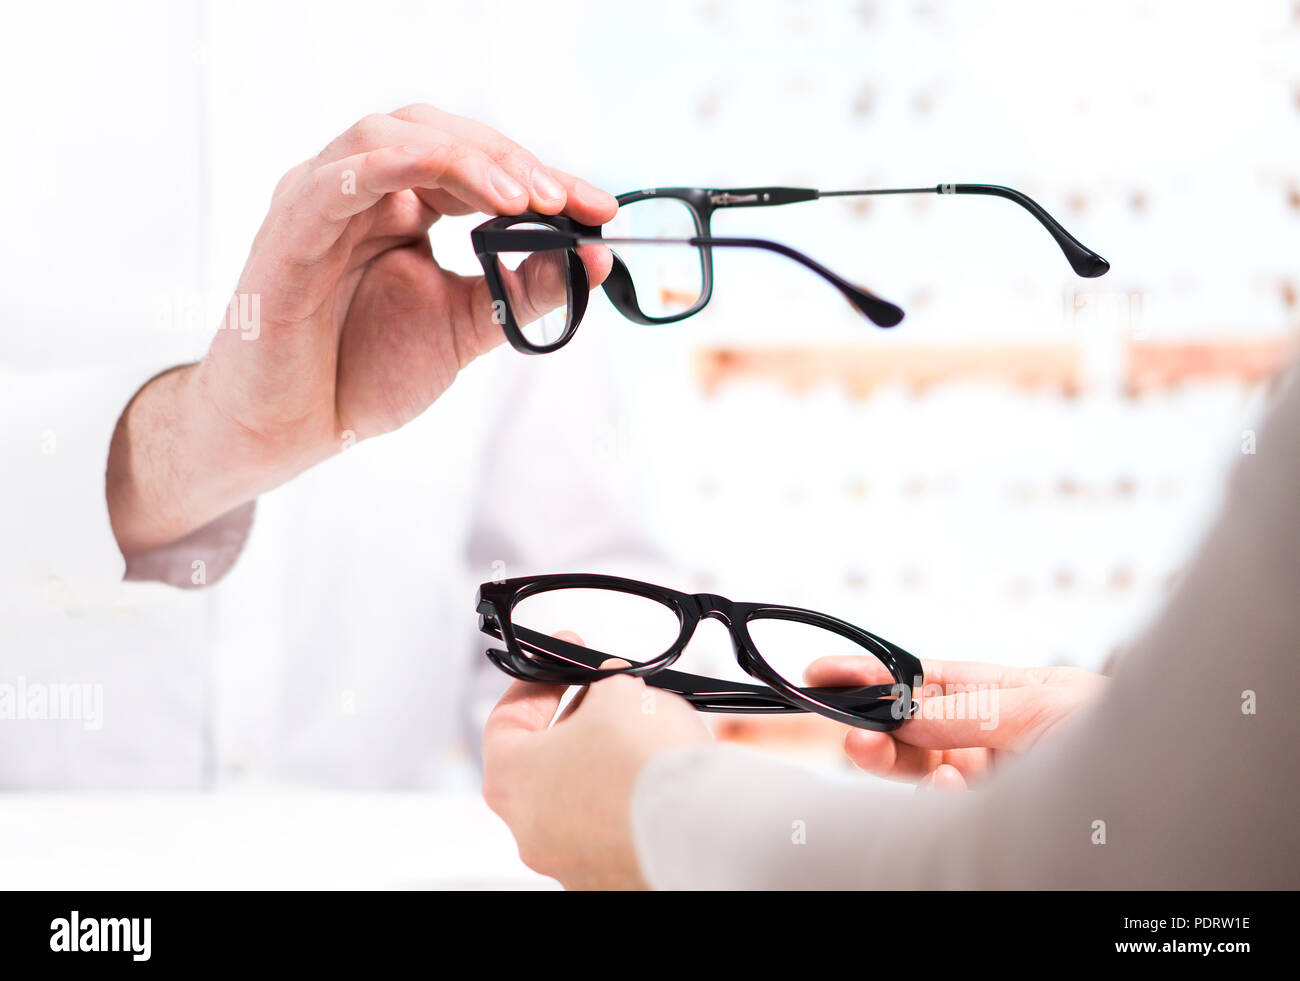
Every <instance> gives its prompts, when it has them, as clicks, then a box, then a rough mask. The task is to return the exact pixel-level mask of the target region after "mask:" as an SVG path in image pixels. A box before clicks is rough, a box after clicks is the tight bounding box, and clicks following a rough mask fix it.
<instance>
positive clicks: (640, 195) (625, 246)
mask: <svg viewBox="0 0 1300 981" xmlns="http://www.w3.org/2000/svg"><path fill="white" fill-rule="evenodd" d="M884 194H940V195H950V194H985V195H992V196H994V197H1000V198H1006V199H1007V200H1009V201H1014V202H1015V203H1016V204H1018V205H1020V206H1021V207H1022V208H1024V209H1025V210H1026V211H1028V212H1029V213H1030V214H1031V215H1033V216H1034V217H1035V218H1036V219H1037V220H1038V221H1039V223H1040V224H1042V226H1043V227H1044V228H1046V229H1047V231H1048V233H1049V234H1050V235H1051V236H1052V238H1053V239H1054V240H1055V241H1056V244H1057V245H1058V246H1060V249H1061V251H1062V252H1063V253H1064V254H1065V258H1066V260H1067V261H1068V262H1069V263H1070V267H1071V268H1072V269H1073V270H1074V271H1075V273H1077V274H1078V275H1080V276H1082V277H1085V278H1088V279H1092V278H1094V277H1097V276H1101V275H1104V274H1105V273H1106V271H1107V270H1109V269H1110V263H1108V262H1107V261H1106V260H1105V259H1103V258H1102V257H1101V256H1099V255H1098V254H1097V253H1096V252H1093V251H1092V250H1091V249H1089V248H1087V247H1086V246H1085V245H1083V244H1082V243H1081V242H1080V241H1079V240H1078V239H1076V238H1075V237H1074V236H1073V235H1071V234H1070V233H1069V232H1067V231H1066V230H1065V229H1064V228H1063V227H1062V226H1061V224H1060V222H1058V221H1057V220H1056V219H1055V218H1053V217H1052V216H1051V215H1050V214H1048V213H1047V211H1046V210H1045V209H1044V208H1043V207H1042V206H1041V205H1039V204H1038V202H1036V201H1034V200H1033V199H1032V198H1030V197H1029V196H1028V195H1026V194H1022V193H1021V192H1019V191H1016V190H1013V189H1011V188H1009V187H1000V186H998V185H995V184H938V185H936V186H934V187H898V188H881V189H876V190H857V191H819V190H815V189H813V188H800V187H746V188H737V189H733V190H716V189H711V188H700V187H659V188H652V189H649V190H644V191H631V192H629V193H627V194H620V195H619V196H618V203H619V212H618V215H617V216H616V217H615V218H614V220H613V221H611V222H610V223H609V224H608V225H605V226H603V227H598V226H594V225H584V224H582V223H581V222H577V221H574V220H573V219H571V218H568V217H565V216H562V215H542V214H534V213H525V214H520V215H504V216H502V217H500V218H493V219H491V220H490V221H486V222H484V223H483V224H482V225H479V226H478V227H477V228H475V229H474V230H473V232H471V240H472V242H473V245H474V252H475V253H476V254H477V255H478V258H479V262H480V263H482V265H483V273H484V276H485V277H486V278H487V284H488V289H489V291H490V292H491V294H492V302H493V305H494V310H495V311H496V315H497V320H498V322H499V323H500V324H501V325H502V327H503V328H504V330H505V333H506V338H507V339H508V340H509V341H510V344H511V345H512V346H513V347H514V348H515V349H516V350H518V351H522V352H524V353H525V354H547V353H549V352H551V351H556V350H558V349H559V348H561V347H563V346H564V345H565V344H567V343H568V342H569V340H570V339H571V338H572V337H573V334H574V331H576V330H577V329H578V324H579V323H581V322H582V316H583V314H584V313H585V312H586V309H587V297H588V293H589V291H590V284H589V282H588V279H587V270H586V267H585V265H584V264H583V261H582V259H581V257H580V256H579V254H578V250H579V249H580V248H582V247H584V246H608V247H610V248H611V252H612V253H613V267H612V268H611V270H610V273H609V276H608V277H607V278H606V279H605V283H604V289H605V295H606V296H608V297H609V299H610V302H611V303H613V304H614V307H615V308H616V309H617V310H618V311H619V313H621V314H622V315H623V316H624V317H626V318H627V319H628V320H631V321H632V322H634V323H638V324H669V323H674V322H676V321H678V320H684V319H685V318H687V317H690V316H693V315H695V314H697V313H699V312H700V310H702V309H704V306H705V304H707V303H708V302H709V298H710V297H711V296H712V295H713V249H714V248H740V249H762V250H765V251H768V252H775V253H777V254H778V255H783V256H785V257H786V258H788V259H793V260H794V261H795V262H798V263H800V264H801V265H803V266H805V267H806V268H808V269H810V270H811V271H812V272H814V273H816V274H817V275H818V276H820V277H821V278H822V279H824V280H826V281H827V282H828V283H830V284H831V285H832V286H834V287H835V288H836V289H838V290H839V291H840V293H841V294H843V296H844V298H845V299H847V300H848V301H849V303H850V304H851V305H852V306H853V307H854V309H856V310H857V311H858V312H860V313H861V314H863V315H864V316H866V317H867V318H868V319H869V320H871V321H872V323H874V324H876V325H878V326H880V327H892V326H894V325H895V324H897V323H898V322H899V321H901V320H902V319H903V311H902V310H901V309H900V308H899V307H898V306H896V305H895V304H893V303H890V302H889V301H888V300H885V299H882V298H881V297H879V296H877V295H876V294H875V293H873V292H871V291H870V290H868V289H864V288H863V287H861V286H858V285H855V284H854V283H851V282H849V281H848V280H847V279H845V278H843V277H842V276H839V275H837V274H836V273H834V272H832V271H831V270H830V269H828V268H827V267H826V266H824V265H822V264H821V263H819V262H817V261H816V260H814V259H811V258H809V257H808V256H806V255H804V254H803V253H802V252H799V251H796V250H795V249H792V248H790V247H789V246H787V245H782V244H780V243H779V242H771V241H768V240H767V239H761V238H716V237H714V236H713V235H712V234H710V230H709V227H710V220H711V218H712V216H713V213H714V212H715V211H717V210H718V209H719V208H756V207H767V206H771V205H780V204H795V203H798V202H801V201H814V200H817V199H818V198H834V197H859V196H870V195H884ZM664 246H676V247H677V248H664Z"/></svg>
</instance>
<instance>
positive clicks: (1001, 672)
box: [804, 656, 1044, 688]
mask: <svg viewBox="0 0 1300 981" xmlns="http://www.w3.org/2000/svg"><path fill="white" fill-rule="evenodd" d="M921 668H922V670H923V671H924V673H925V684H926V685H927V686H929V685H940V686H943V687H947V686H948V685H984V686H987V687H998V688H1015V687H1018V686H1021V685H1033V684H1040V683H1042V680H1043V677H1044V672H1043V671H1042V670H1041V669H1025V668H1015V667H1010V666H1008V665H1005V664H985V663H983V662H980V661H936V660H932V659H929V658H927V659H925V660H923V661H922V662H921ZM804 677H805V679H806V680H807V682H808V684H810V685H817V686H822V687H834V686H836V685H845V686H847V685H881V684H888V683H889V681H890V674H889V671H888V670H887V669H886V668H885V665H884V664H883V663H881V662H880V661H879V660H877V659H876V658H874V657H867V656H863V657H852V656H838V657H823V658H819V659H818V660H816V661H813V662H812V663H811V664H810V665H808V670H807V671H806V672H805V675H804Z"/></svg>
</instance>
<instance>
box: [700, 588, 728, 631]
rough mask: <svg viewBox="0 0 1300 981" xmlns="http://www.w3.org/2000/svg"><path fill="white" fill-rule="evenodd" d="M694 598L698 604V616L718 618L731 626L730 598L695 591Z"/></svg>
mask: <svg viewBox="0 0 1300 981" xmlns="http://www.w3.org/2000/svg"><path fill="white" fill-rule="evenodd" d="M694 599H695V601H696V602H697V603H699V604H700V616H702V617H705V618H706V619H710V620H719V621H721V622H722V623H724V624H726V625H727V626H728V627H730V626H731V624H732V608H731V600H729V599H727V598H726V597H725V596H719V595H717V594H716V593H696V594H695V597H694Z"/></svg>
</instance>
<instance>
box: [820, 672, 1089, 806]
mask: <svg viewBox="0 0 1300 981" xmlns="http://www.w3.org/2000/svg"><path fill="white" fill-rule="evenodd" d="M923 667H924V670H925V686H924V688H923V689H922V690H921V691H919V692H914V693H913V697H914V698H915V699H916V701H917V702H918V705H919V711H918V712H917V715H916V716H915V717H914V718H912V719H911V720H910V721H908V722H906V723H905V724H904V725H903V726H902V727H901V728H899V729H895V730H894V731H893V732H872V731H870V730H868V729H850V730H849V731H848V733H847V734H846V735H845V737H844V750H845V752H846V753H848V756H849V758H850V759H851V760H853V762H854V763H856V764H857V765H858V766H859V767H861V768H862V769H863V770H866V771H868V772H870V773H874V774H877V775H878V776H882V777H889V778H891V779H894V780H908V781H919V782H920V783H922V784H925V785H927V786H933V787H936V788H939V789H951V790H963V789H965V788H966V786H967V785H968V783H969V782H970V781H972V780H978V779H980V778H981V777H983V776H984V775H985V774H986V773H988V771H989V769H990V768H991V767H992V766H993V765H994V763H995V762H996V760H997V759H998V757H999V756H1000V755H1001V754H1003V753H1020V752H1024V751H1025V750H1027V749H1028V748H1029V747H1030V746H1033V745H1034V744H1035V743H1036V742H1038V740H1040V739H1042V738H1044V737H1046V736H1048V735H1050V734H1051V733H1052V732H1054V731H1055V730H1056V729H1057V728H1059V727H1060V726H1061V725H1062V724H1064V723H1065V722H1066V721H1067V720H1068V719H1070V718H1071V717H1072V716H1073V715H1075V713H1076V712H1077V710H1078V709H1080V708H1082V707H1083V706H1085V705H1089V704H1091V703H1092V702H1093V701H1094V700H1095V699H1096V698H1097V697H1098V696H1099V695H1100V694H1101V692H1102V691H1103V690H1104V688H1105V686H1106V682H1107V679H1106V678H1105V677H1104V676H1102V675H1098V674H1093V673H1092V672H1090V671H1083V670H1080V669H1078V668H1011V667H1006V666H1003V665H997V664H979V663H974V662H966V661H925V662H923ZM805 681H806V682H807V683H808V684H809V685H813V686H819V687H821V686H837V685H874V684H882V683H883V684H888V683H889V676H888V673H887V672H886V671H885V670H884V666H883V665H881V664H880V662H878V661H877V660H876V659H875V658H868V657H860V658H859V657H827V658H822V659H821V660H819V661H814V662H813V663H812V664H811V665H809V667H808V670H807V672H806V674H805Z"/></svg>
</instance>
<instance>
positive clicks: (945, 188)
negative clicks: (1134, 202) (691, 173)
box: [709, 184, 1110, 279]
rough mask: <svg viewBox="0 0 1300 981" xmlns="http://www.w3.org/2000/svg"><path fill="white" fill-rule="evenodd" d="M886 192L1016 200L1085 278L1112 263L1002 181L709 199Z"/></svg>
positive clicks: (748, 203) (756, 190)
mask: <svg viewBox="0 0 1300 981" xmlns="http://www.w3.org/2000/svg"><path fill="white" fill-rule="evenodd" d="M883 194H985V195H989V196H991V197H998V198H1006V199H1007V200H1008V201H1014V202H1015V203H1016V204H1018V205H1020V207H1022V208H1024V209H1025V210H1026V211H1028V212H1029V213H1030V214H1031V215H1033V216H1034V217H1035V218H1036V219H1037V220H1038V223H1039V224H1041V225H1042V226H1043V227H1044V228H1046V229H1047V232H1048V234H1049V235H1051V236H1052V238H1053V239H1054V240H1055V241H1056V244H1057V245H1058V246H1060V248H1061V251H1062V252H1063V253H1065V258H1066V261H1068V262H1069V263H1070V268H1071V269H1073V270H1074V271H1075V273H1077V274H1078V275H1080V276H1082V277H1083V278H1084V279H1095V278H1097V277H1098V276H1104V275H1105V274H1106V273H1107V272H1108V271H1109V270H1110V263H1109V262H1107V261H1106V260H1105V259H1103V258H1102V257H1101V256H1099V255H1098V254H1097V253H1096V252H1093V251H1092V249H1090V248H1088V247H1087V246H1086V245H1084V244H1083V243H1082V242H1080V241H1079V240H1078V239H1077V238H1075V237H1074V236H1073V235H1071V234H1070V233H1069V232H1067V231H1066V230H1065V228H1064V227H1063V226H1062V225H1061V223H1060V222H1059V221H1057V220H1056V219H1055V218H1053V217H1052V216H1051V215H1050V214H1048V212H1047V209H1046V208H1044V207H1043V206H1042V205H1040V204H1039V203H1038V202H1037V201H1035V200H1034V199H1033V198H1031V197H1030V196H1029V195H1028V194H1022V193H1021V192H1020V191H1017V190H1015V188H1011V187H1002V186H1001V185H999V184H936V185H934V186H933V187H886V188H875V189H868V190H850V191H819V190H814V189H812V188H803V187H742V188H736V189H733V190H727V191H713V192H711V193H710V195H709V202H710V203H711V204H713V205H714V206H716V207H720V208H761V207H765V206H769V205H778V204H797V203H799V202H801V201H813V200H816V199H818V198H846V197H868V196H872V195H883Z"/></svg>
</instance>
